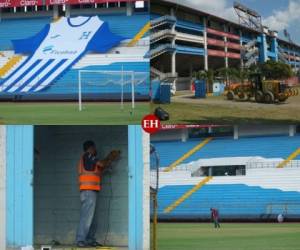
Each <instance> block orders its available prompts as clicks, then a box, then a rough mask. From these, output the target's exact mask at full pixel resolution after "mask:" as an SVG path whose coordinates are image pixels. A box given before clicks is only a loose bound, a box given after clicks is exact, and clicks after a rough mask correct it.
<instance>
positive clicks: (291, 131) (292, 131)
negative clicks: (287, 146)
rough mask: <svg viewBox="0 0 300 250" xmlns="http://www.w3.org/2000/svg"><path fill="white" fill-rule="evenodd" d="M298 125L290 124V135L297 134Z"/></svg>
mask: <svg viewBox="0 0 300 250" xmlns="http://www.w3.org/2000/svg"><path fill="white" fill-rule="evenodd" d="M296 130H297V128H296V126H295V125H290V126H289V136H290V137H294V136H295V135H296Z"/></svg>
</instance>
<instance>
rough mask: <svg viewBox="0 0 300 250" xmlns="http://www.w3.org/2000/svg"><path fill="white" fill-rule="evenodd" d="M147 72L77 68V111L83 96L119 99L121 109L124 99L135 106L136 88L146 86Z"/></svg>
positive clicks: (81, 105)
mask: <svg viewBox="0 0 300 250" xmlns="http://www.w3.org/2000/svg"><path fill="white" fill-rule="evenodd" d="M148 80H149V72H135V71H125V70H120V71H108V70H79V71H78V103H79V111H81V110H82V108H83V101H84V96H85V95H89V96H95V97H96V96H97V95H98V96H100V95H101V96H102V98H101V99H103V97H105V99H106V100H110V99H113V100H119V101H120V107H121V109H123V108H124V101H125V100H126V101H130V102H131V108H132V109H134V108H135V95H136V89H137V88H138V87H139V86H146V85H147V82H148Z"/></svg>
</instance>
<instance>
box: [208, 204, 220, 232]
mask: <svg viewBox="0 0 300 250" xmlns="http://www.w3.org/2000/svg"><path fill="white" fill-rule="evenodd" d="M210 213H211V218H212V221H213V222H214V224H215V228H220V223H219V211H218V209H216V208H211V209H210Z"/></svg>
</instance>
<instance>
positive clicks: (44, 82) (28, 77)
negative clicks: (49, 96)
mask: <svg viewBox="0 0 300 250" xmlns="http://www.w3.org/2000/svg"><path fill="white" fill-rule="evenodd" d="M123 39H124V38H122V37H121V36H118V35H115V34H113V33H112V32H111V31H110V29H109V26H108V24H107V23H106V22H103V21H101V20H100V19H99V17H98V16H92V17H83V16H79V17H74V18H66V17H62V18H60V19H59V20H58V21H57V22H54V23H51V24H47V25H46V26H45V27H44V28H43V29H42V30H41V31H40V32H39V33H38V34H36V35H35V36H33V37H30V38H27V39H21V40H13V41H12V43H13V46H14V50H15V53H16V54H20V53H21V54H28V55H29V57H28V58H27V59H26V60H25V61H24V62H23V63H22V64H21V65H20V66H19V67H18V68H17V69H16V70H14V71H13V72H11V73H10V74H9V75H8V76H7V77H6V78H5V79H4V81H3V82H2V83H1V85H0V92H7V93H15V92H23V93H26V92H28V93H29V92H32V93H34V92H38V91H41V90H43V89H45V88H47V87H48V86H49V85H50V84H51V83H53V82H54V81H55V80H56V79H57V78H58V77H59V76H61V75H62V74H63V73H64V72H65V71H66V70H68V69H69V68H70V67H71V66H73V65H74V64H75V63H76V62H77V61H78V60H79V59H80V58H82V56H83V55H84V54H85V53H86V52H88V51H92V52H97V53H105V52H107V51H108V50H110V49H111V48H113V47H115V46H117V45H118V44H119V43H120V42H121V41H122V40H123Z"/></svg>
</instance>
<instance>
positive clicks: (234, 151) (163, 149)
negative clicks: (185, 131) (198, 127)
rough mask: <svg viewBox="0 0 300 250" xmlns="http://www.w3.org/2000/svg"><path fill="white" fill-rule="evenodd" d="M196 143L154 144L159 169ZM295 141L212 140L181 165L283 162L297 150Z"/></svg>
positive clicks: (172, 142) (262, 139)
mask: <svg viewBox="0 0 300 250" xmlns="http://www.w3.org/2000/svg"><path fill="white" fill-rule="evenodd" d="M200 140H201V139H200ZM200 140H199V139H191V140H188V141H187V142H181V141H161V142H154V143H153V144H154V146H155V147H156V149H157V151H158V152H159V153H160V165H161V167H166V166H169V165H170V164H171V163H173V162H174V161H176V160H177V159H178V158H179V157H181V156H182V155H183V154H185V153H186V152H188V151H189V150H191V149H192V148H193V147H195V146H196V145H198V144H199V143H200V142H201V141H200ZM299 141H300V136H295V137H286V136H272V137H255V138H254V137H253V138H240V139H239V140H234V139H232V138H214V139H213V140H212V141H211V142H209V143H208V144H207V145H206V146H205V147H203V148H202V149H201V150H199V151H198V152H196V153H195V154H193V155H191V156H190V157H188V158H187V159H186V160H185V161H184V163H188V162H191V161H195V160H197V159H200V158H202V159H205V158H216V157H218V158H220V157H242V156H245V157H249V156H261V157H265V158H286V157H288V156H289V155H290V154H291V153H293V152H294V151H295V150H296V149H297V148H298V147H299ZM296 159H300V156H297V158H296Z"/></svg>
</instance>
